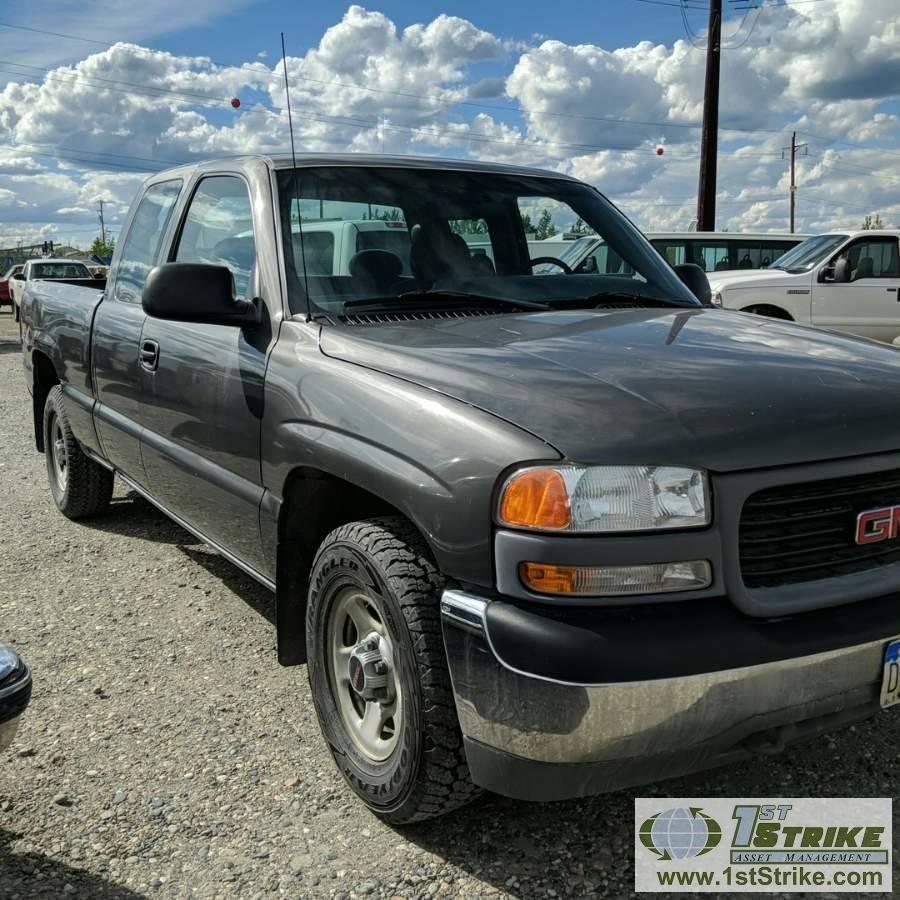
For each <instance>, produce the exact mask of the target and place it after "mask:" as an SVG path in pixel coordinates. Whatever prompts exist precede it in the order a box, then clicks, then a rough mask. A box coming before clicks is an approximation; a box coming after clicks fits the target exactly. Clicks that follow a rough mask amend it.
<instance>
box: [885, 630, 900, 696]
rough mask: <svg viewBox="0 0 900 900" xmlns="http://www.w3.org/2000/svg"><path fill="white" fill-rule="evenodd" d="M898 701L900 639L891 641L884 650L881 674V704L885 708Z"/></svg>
mask: <svg viewBox="0 0 900 900" xmlns="http://www.w3.org/2000/svg"><path fill="white" fill-rule="evenodd" d="M895 703H900V640H897V641H891V642H890V643H889V644H888V645H887V648H886V649H885V651H884V673H883V674H882V676H881V706H882V709H887V708H888V707H889V706H893V705H894V704H895Z"/></svg>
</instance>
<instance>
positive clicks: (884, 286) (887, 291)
mask: <svg viewBox="0 0 900 900" xmlns="http://www.w3.org/2000/svg"><path fill="white" fill-rule="evenodd" d="M839 258H845V259H846V260H847V262H848V265H849V274H850V280H849V281H845V282H837V281H834V280H828V279H829V278H830V277H831V275H830V273H832V272H833V267H834V264H835V263H836V262H837V260H838V259H839ZM824 278H825V280H823V281H819V282H817V283H815V284H814V285H813V304H812V321H813V324H814V325H818V326H820V327H822V328H832V329H834V330H835V331H846V332H849V333H850V334H860V335H862V336H863V337H870V338H875V339H876V340H880V341H892V340H893V339H894V338H896V337H897V336H898V335H900V302H898V301H900V295H898V288H900V256H898V243H897V238H895V237H887V236H872V237H862V238H859V239H858V240H856V241H854V242H853V243H852V244H849V245H848V246H846V247H844V248H843V249H842V250H841V252H840V253H839V254H838V256H837V257H835V259H834V260H832V261H831V263H830V264H829V267H828V268H827V269H826V270H825V275H824Z"/></svg>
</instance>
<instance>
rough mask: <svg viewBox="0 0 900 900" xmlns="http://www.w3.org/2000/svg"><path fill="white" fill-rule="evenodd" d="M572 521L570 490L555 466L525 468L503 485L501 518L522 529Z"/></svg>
mask: <svg viewBox="0 0 900 900" xmlns="http://www.w3.org/2000/svg"><path fill="white" fill-rule="evenodd" d="M570 520H571V513H570V510H569V492H568V491H567V490H566V483H565V481H564V480H563V476H562V475H561V474H560V473H559V472H558V471H557V470H556V469H524V470H523V471H521V472H518V473H517V474H515V475H513V476H512V478H510V479H509V481H507V482H506V484H505V485H504V488H503V495H502V497H501V499H500V521H501V522H502V523H503V524H504V525H518V526H521V527H523V528H549V529H561V528H567V527H568V526H569V523H570Z"/></svg>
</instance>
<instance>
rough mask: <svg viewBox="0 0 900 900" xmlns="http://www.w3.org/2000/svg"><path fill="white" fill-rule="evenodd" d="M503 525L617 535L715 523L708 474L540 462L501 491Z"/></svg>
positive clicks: (663, 468) (668, 468) (667, 468)
mask: <svg viewBox="0 0 900 900" xmlns="http://www.w3.org/2000/svg"><path fill="white" fill-rule="evenodd" d="M497 518H498V521H499V522H500V524H501V525H510V526H512V527H513V528H533V529H537V530H540V531H561V532H580V533H612V532H627V531H652V530H655V529H660V528H701V527H703V526H704V525H708V524H709V521H710V507H709V491H708V488H707V483H706V473H705V472H703V471H701V470H699V469H686V468H682V467H680V466H575V465H561V466H535V467H533V468H528V469H521V470H520V471H518V472H515V473H513V474H512V475H511V476H510V477H509V478H508V479H507V480H506V482H505V483H504V485H503V488H502V489H501V491H500V501H499V508H498V513H497Z"/></svg>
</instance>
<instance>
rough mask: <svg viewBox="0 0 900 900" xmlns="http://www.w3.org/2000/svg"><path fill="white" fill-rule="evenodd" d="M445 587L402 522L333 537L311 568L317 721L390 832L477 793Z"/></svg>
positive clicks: (366, 524)
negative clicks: (449, 639)
mask: <svg viewBox="0 0 900 900" xmlns="http://www.w3.org/2000/svg"><path fill="white" fill-rule="evenodd" d="M441 584H442V579H441V577H440V573H439V572H438V570H437V567H436V566H435V564H434V562H433V561H432V559H431V557H430V554H429V552H428V549H427V547H426V546H425V544H424V541H423V540H422V538H421V537H420V535H419V534H418V532H416V530H415V529H414V528H413V527H412V526H411V525H410V524H409V523H408V522H407V521H406V520H404V519H402V518H400V517H396V518H394V517H388V518H382V519H371V520H367V521H361V522H353V523H351V524H348V525H344V526H342V527H340V528H338V529H336V530H335V531H333V532H332V533H331V534H329V535H328V537H326V538H325V540H324V541H323V543H322V546H321V547H320V548H319V551H318V553H317V555H316V559H315V561H314V563H313V569H312V574H311V578H310V593H309V603H308V606H307V632H306V633H307V649H308V659H309V664H308V669H309V679H310V685H311V687H312V694H313V701H314V703H315V706H316V712H317V714H318V717H319V723H320V725H321V727H322V732H323V734H324V735H325V738H326V740H327V741H328V744H329V747H330V749H331V753H332V756H333V757H334V760H335V762H336V763H337V766H338V768H339V769H340V770H341V773H342V774H343V776H344V778H345V779H346V780H347V782H348V783H349V785H350V787H352V788H353V790H354V791H355V792H356V793H357V794H358V795H359V797H361V798H362V800H363V801H364V802H365V803H366V805H367V806H368V807H369V808H370V809H371V810H372V811H373V812H375V813H376V814H377V815H379V816H381V817H382V818H384V819H385V820H386V821H388V822H390V823H392V824H403V823H407V822H415V821H420V820H423V819H429V818H432V817H434V816H439V815H442V814H444V813H447V812H450V811H451V810H453V809H456V808H457V807H459V806H462V805H464V804H465V803H467V802H468V801H470V800H472V799H473V798H474V797H475V796H477V794H478V793H479V791H478V789H477V788H476V787H475V786H474V785H473V784H472V782H471V780H470V778H469V770H468V766H467V765H466V759H465V752H464V750H463V744H462V736H461V734H460V730H459V723H458V721H457V718H456V708H455V705H454V702H453V691H452V688H451V685H450V676H449V673H448V671H447V664H446V660H445V656H444V646H443V637H442V633H441V623H440V613H439V600H440V591H441Z"/></svg>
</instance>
